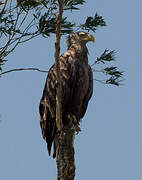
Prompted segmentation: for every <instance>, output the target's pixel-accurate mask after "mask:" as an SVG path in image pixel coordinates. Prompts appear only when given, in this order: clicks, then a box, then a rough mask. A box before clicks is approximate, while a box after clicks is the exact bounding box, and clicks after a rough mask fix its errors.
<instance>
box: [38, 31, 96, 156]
mask: <svg viewBox="0 0 142 180" xmlns="http://www.w3.org/2000/svg"><path fill="white" fill-rule="evenodd" d="M88 41H94V37H93V36H92V35H90V34H88V33H85V32H78V33H74V34H72V35H70V36H69V37H68V39H67V51H66V52H65V53H63V54H62V55H61V56H60V70H61V84H62V111H63V112H62V117H63V119H62V120H63V124H65V123H66V120H67V115H70V116H72V115H75V117H76V120H77V124H79V121H80V119H81V118H83V116H84V114H85V112H86V109H87V106H88V101H89V99H90V98H91V96H92V92H93V75H92V70H91V67H90V66H89V65H88V56H87V54H88V50H87V47H86V43H87V42H88ZM39 111H40V125H41V129H42V135H43V138H44V139H45V140H46V142H47V148H48V152H49V155H50V152H51V147H52V143H53V141H54V137H55V134H56V72H55V65H53V66H52V67H51V68H50V70H49V73H48V76H47V79H46V83H45V87H44V91H43V95H42V98H41V101H40V106H39ZM74 123H75V122H74Z"/></svg>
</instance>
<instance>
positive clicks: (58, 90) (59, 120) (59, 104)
mask: <svg viewBox="0 0 142 180" xmlns="http://www.w3.org/2000/svg"><path fill="white" fill-rule="evenodd" d="M58 4H59V13H58V14H57V15H56V21H57V27H56V39H55V54H54V57H55V65H56V78H57V88H56V126H57V129H58V130H59V131H62V127H63V125H62V86H61V75H60V62H59V57H60V34H61V20H62V11H63V8H62V5H63V4H62V0H58Z"/></svg>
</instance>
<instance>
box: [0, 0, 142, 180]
mask: <svg viewBox="0 0 142 180" xmlns="http://www.w3.org/2000/svg"><path fill="white" fill-rule="evenodd" d="M141 7H142V1H140V0H135V1H133V0H132V1H129V0H125V1H123V0H119V1H114V0H108V1H106V0H99V1H93V0H88V1H87V3H86V5H84V6H83V7H82V8H81V10H80V11H75V12H73V13H72V15H71V14H69V15H70V18H71V19H72V20H73V21H78V22H82V21H83V19H85V17H86V16H90V15H91V16H92V15H94V14H95V13H96V12H98V14H99V15H102V16H103V17H104V19H105V21H106V23H107V27H104V28H100V29H99V30H98V31H97V33H96V34H95V38H96V42H95V45H94V44H92V43H89V44H88V50H89V54H90V55H89V62H90V64H91V63H92V62H94V60H95V59H96V57H98V56H99V55H100V54H101V53H102V52H103V51H104V49H106V48H108V49H112V50H113V49H115V50H117V54H116V57H117V62H116V63H114V64H113V65H116V66H118V67H119V68H120V69H121V70H124V71H125V81H124V82H123V84H124V85H123V86H121V87H112V86H109V85H103V84H100V83H99V82H96V81H95V82H94V94H93V97H92V99H91V101H90V103H89V106H88V110H87V113H86V115H85V117H84V118H83V120H82V123H81V129H82V131H81V132H80V134H79V135H77V136H76V137H75V163H76V178H75V179H76V180H87V179H92V180H142V130H141V129H142V121H141V118H142V115H141V114H142V110H141V109H142V107H141V101H142V98H141V92H142V85H141V81H140V79H141V76H142V70H141V66H142V60H141V56H142V55H141V52H142V46H141V42H142V35H141V32H142V22H141V17H142V11H141ZM61 47H62V48H61V53H62V52H64V51H65V50H66V44H65V38H63V39H62V43H61ZM53 62H54V36H52V37H51V38H49V39H44V38H42V37H39V38H37V39H35V40H32V41H30V42H27V43H25V44H23V45H21V46H19V47H18V48H17V49H16V51H15V52H14V53H12V54H11V55H10V56H9V57H8V62H7V63H6V64H5V65H4V67H3V70H9V69H12V68H21V67H37V68H41V69H44V70H48V69H49V67H50V66H51V65H52V64H53ZM95 76H96V75H95V74H94V78H95ZM45 79H46V74H43V73H39V72H31V71H30V72H27V71H26V72H15V73H9V74H7V75H4V76H3V77H2V78H1V79H0V85H1V88H0V89H1V93H0V115H1V117H0V120H1V122H0V179H1V180H10V179H11V180H25V179H26V180H40V179H41V180H53V179H56V163H55V160H54V159H52V157H49V156H48V153H47V150H46V143H45V142H44V140H43V139H42V136H41V130H40V125H39V112H38V105H39V101H40V98H41V95H42V91H43V87H44V83H45Z"/></svg>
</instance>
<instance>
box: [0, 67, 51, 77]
mask: <svg viewBox="0 0 142 180" xmlns="http://www.w3.org/2000/svg"><path fill="white" fill-rule="evenodd" d="M15 71H39V72H42V73H48V71H45V70H41V69H38V68H17V69H11V70H8V71H4V72H1V73H0V76H1V75H4V74H7V73H10V72H15Z"/></svg>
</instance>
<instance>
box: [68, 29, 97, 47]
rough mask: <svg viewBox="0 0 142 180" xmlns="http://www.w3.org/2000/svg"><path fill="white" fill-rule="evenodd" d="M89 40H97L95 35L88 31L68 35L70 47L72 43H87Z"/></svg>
mask: <svg viewBox="0 0 142 180" xmlns="http://www.w3.org/2000/svg"><path fill="white" fill-rule="evenodd" d="M89 41H93V42H94V41H95V38H94V36H92V35H91V34H89V33H86V32H77V33H73V34H71V35H69V36H68V38H67V45H68V47H70V46H71V45H72V44H82V45H86V43H87V42H89Z"/></svg>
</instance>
